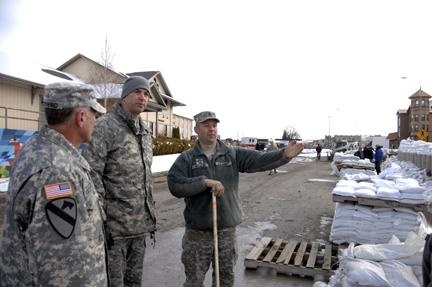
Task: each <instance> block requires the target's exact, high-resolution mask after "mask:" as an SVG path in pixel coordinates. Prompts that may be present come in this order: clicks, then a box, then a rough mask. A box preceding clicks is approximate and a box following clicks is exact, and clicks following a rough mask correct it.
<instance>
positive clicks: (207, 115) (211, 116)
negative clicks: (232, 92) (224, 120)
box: [194, 111, 219, 123]
mask: <svg viewBox="0 0 432 287" xmlns="http://www.w3.org/2000/svg"><path fill="white" fill-rule="evenodd" d="M206 120H215V121H217V122H219V119H218V118H217V117H216V114H215V113H214V112H210V111H204V112H201V113H199V114H196V115H195V116H194V121H195V122H196V123H202V122H205V121H206Z"/></svg>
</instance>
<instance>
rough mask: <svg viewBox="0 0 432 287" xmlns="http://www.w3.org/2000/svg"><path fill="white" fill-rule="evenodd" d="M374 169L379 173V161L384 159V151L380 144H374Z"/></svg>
mask: <svg viewBox="0 0 432 287" xmlns="http://www.w3.org/2000/svg"><path fill="white" fill-rule="evenodd" d="M374 160H375V170H376V173H377V174H380V173H381V163H382V161H383V160H384V152H383V150H382V146H380V145H376V147H375V156H374Z"/></svg>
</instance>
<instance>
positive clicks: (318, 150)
mask: <svg viewBox="0 0 432 287" xmlns="http://www.w3.org/2000/svg"><path fill="white" fill-rule="evenodd" d="M315 150H316V152H317V153H321V150H322V148H321V146H320V145H318V146H317V147H316V148H315Z"/></svg>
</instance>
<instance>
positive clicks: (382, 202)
mask: <svg viewBox="0 0 432 287" xmlns="http://www.w3.org/2000/svg"><path fill="white" fill-rule="evenodd" d="M332 198H333V202H342V203H353V204H360V205H367V206H376V207H388V208H396V207H404V208H409V209H412V210H414V211H421V212H423V213H428V208H427V205H426V204H425V203H405V202H399V201H394V200H387V199H381V198H366V197H351V196H344V195H338V194H333V195H332Z"/></svg>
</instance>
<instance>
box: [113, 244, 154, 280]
mask: <svg viewBox="0 0 432 287" xmlns="http://www.w3.org/2000/svg"><path fill="white" fill-rule="evenodd" d="M145 244H146V243H145V236H140V237H136V238H128V239H115V240H114V242H113V244H112V245H111V246H110V248H108V277H109V281H110V286H111V287H141V280H142V273H143V264H144V254H145Z"/></svg>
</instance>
